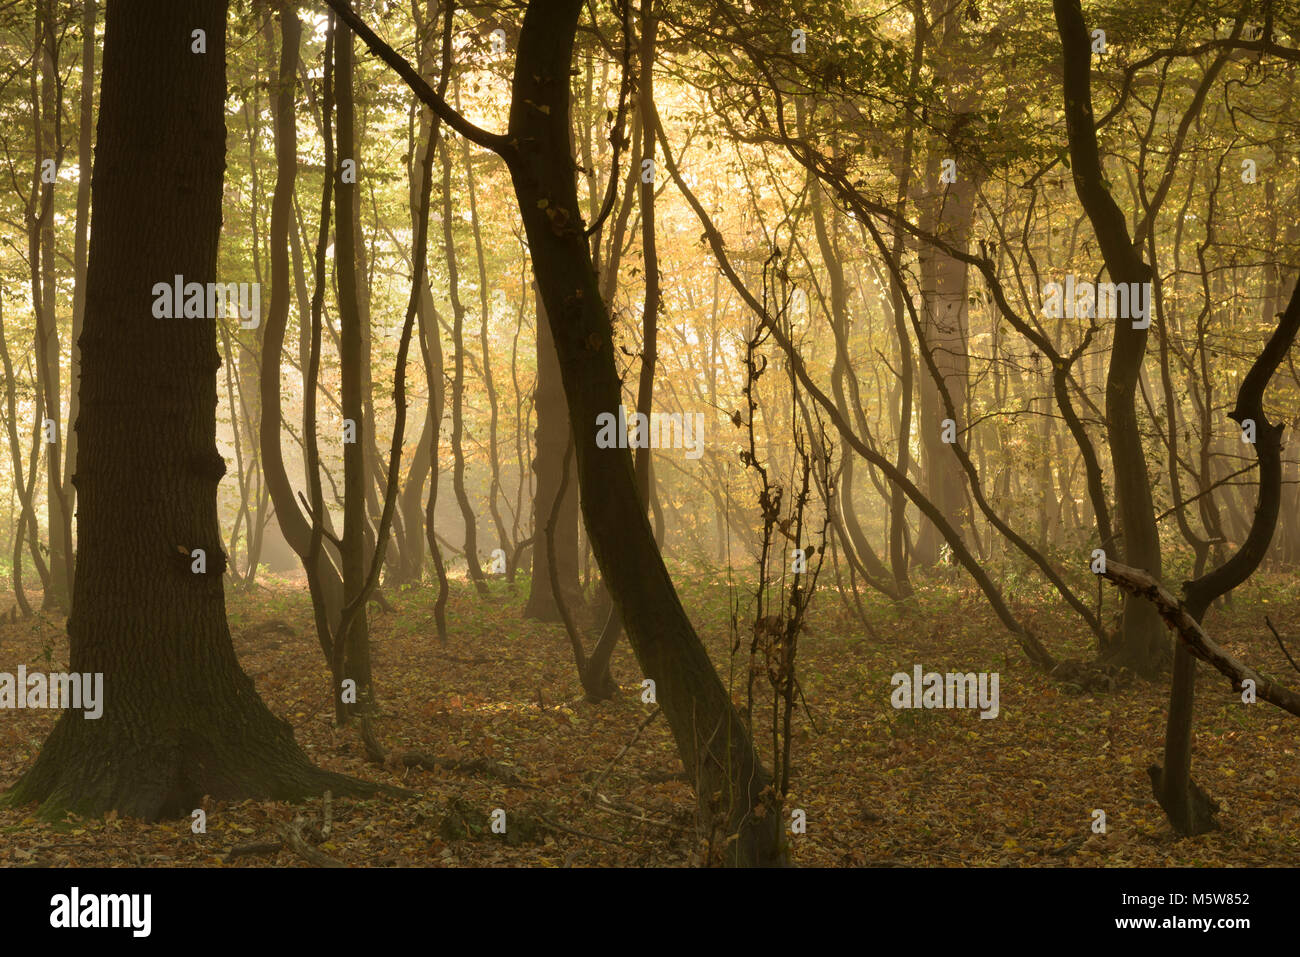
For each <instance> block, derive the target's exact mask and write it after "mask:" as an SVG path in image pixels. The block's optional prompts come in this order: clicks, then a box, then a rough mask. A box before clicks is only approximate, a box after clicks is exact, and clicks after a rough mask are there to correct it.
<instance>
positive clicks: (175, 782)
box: [0, 688, 410, 821]
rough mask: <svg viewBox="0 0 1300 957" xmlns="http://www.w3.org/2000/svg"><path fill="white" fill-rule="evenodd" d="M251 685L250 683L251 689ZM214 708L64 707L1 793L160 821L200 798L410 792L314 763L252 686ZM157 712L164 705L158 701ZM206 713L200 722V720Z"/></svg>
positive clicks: (64, 808) (50, 810) (51, 805)
mask: <svg viewBox="0 0 1300 957" xmlns="http://www.w3.org/2000/svg"><path fill="white" fill-rule="evenodd" d="M249 690H250V692H251V688H250V689H249ZM239 698H240V700H238V701H235V702H228V703H226V704H225V705H224V706H223V707H221V708H220V709H218V708H214V707H211V706H209V707H207V708H204V707H198V708H196V707H194V706H193V705H192V704H191V705H190V707H189V708H176V709H175V710H169V713H170V714H171V715H173V716H174V717H173V719H172V720H167V719H165V718H162V717H161V716H159V717H158V718H156V719H155V720H154V721H149V722H145V723H143V727H145V728H149V729H151V730H150V731H149V732H148V733H144V734H142V733H141V730H142V723H141V722H140V716H139V715H138V714H135V715H134V719H133V720H132V721H131V722H130V725H128V723H127V722H126V721H124V720H123V718H122V716H121V712H123V711H127V712H128V713H130V712H129V709H125V708H123V709H118V716H117V718H116V720H114V719H113V718H112V717H111V716H110V715H109V714H105V715H104V717H103V718H100V719H98V720H89V719H86V718H84V717H83V716H82V715H81V713H80V712H65V713H64V714H63V716H62V717H61V718H60V719H59V722H58V724H56V725H55V727H54V730H53V731H52V732H51V733H50V736H49V738H47V739H46V742H45V746H44V747H43V748H42V749H41V753H40V754H39V755H38V756H37V758H36V762H35V764H33V765H32V767H31V768H29V769H28V770H27V772H26V773H25V774H23V776H22V777H21V778H20V779H19V780H18V783H17V784H15V785H14V787H13V788H12V789H11V790H10V791H9V792H8V793H7V794H5V795H4V796H3V797H2V798H0V800H2V801H3V802H4V803H6V804H10V805H20V804H31V803H38V804H40V808H39V810H38V812H37V813H38V816H41V817H45V818H57V817H61V816H62V815H64V814H66V813H68V812H71V813H75V814H79V815H83V816H88V817H98V816H100V815H102V814H104V813H106V812H108V811H116V812H117V813H118V814H120V815H123V816H127V817H134V818H139V819H141V820H144V821H158V820H164V819H169V818H180V817H188V816H189V815H190V814H191V813H192V812H193V811H194V809H195V808H198V807H200V806H201V805H202V803H203V799H204V798H205V796H206V797H210V798H214V799H216V800H220V801H241V800H248V799H253V800H274V801H302V800H305V799H307V798H310V797H315V796H318V795H321V794H323V793H324V792H325V791H326V790H329V791H331V792H333V794H334V795H335V796H348V797H367V796H372V795H375V794H378V793H386V794H393V795H403V794H409V793H410V792H407V791H403V790H402V789H399V788H391V787H388V786H386V785H381V784H373V783H370V782H366V781H361V780H358V779H356V778H350V777H348V776H346V775H343V774H337V773H334V772H332V771H324V770H321V769H320V768H317V767H316V766H315V765H313V764H312V763H311V761H310V760H308V758H307V756H306V754H304V753H303V751H302V749H301V748H299V747H298V745H297V743H296V742H295V741H294V739H293V729H292V727H291V726H290V725H289V723H288V722H286V721H281V720H280V719H278V718H276V717H275V716H274V715H273V714H271V712H270V711H269V710H267V709H266V707H265V706H264V705H263V704H262V702H261V700H260V699H258V698H257V697H256V694H255V693H252V694H251V695H250V696H242V695H241V696H239ZM153 704H154V708H155V713H157V711H158V710H159V709H158V706H159V704H160V702H154V703H153ZM205 719H206V720H205Z"/></svg>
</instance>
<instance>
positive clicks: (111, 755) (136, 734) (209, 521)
mask: <svg viewBox="0 0 1300 957" xmlns="http://www.w3.org/2000/svg"><path fill="white" fill-rule="evenodd" d="M226 8H227V4H226V0H148V2H144V0H134V2H130V3H128V2H126V0H111V2H110V3H109V4H108V7H107V11H106V16H105V35H104V67H103V91H102V100H103V102H102V106H101V110H100V117H99V143H98V149H97V151H96V157H95V168H94V180H93V186H92V208H93V218H94V222H95V230H94V234H93V236H92V238H91V244H90V254H89V265H88V273H87V295H86V318H85V329H84V331H83V334H82V338H81V350H82V377H81V399H82V402H81V418H80V431H81V436H80V437H81V448H80V451H79V455H78V463H79V464H78V473H77V475H76V476H75V477H74V479H73V481H74V482H75V484H76V486H77V490H78V493H79V495H80V500H81V512H80V520H79V522H78V544H79V546H80V548H79V555H80V561H79V562H78V564H77V568H76V577H75V581H74V588H73V613H72V616H71V618H70V619H69V622H68V634H69V638H70V640H71V670H72V671H76V672H89V673H96V672H100V673H103V676H104V679H103V681H104V704H103V715H102V717H100V718H99V719H97V720H90V719H87V718H86V717H84V716H83V715H82V714H81V713H79V712H76V711H65V712H64V713H63V714H62V716H61V717H60V718H59V721H58V723H57V724H56V725H55V728H54V730H53V731H52V732H51V733H50V736H49V738H48V739H47V740H46V742H45V746H44V747H43V748H42V750H41V753H40V755H39V756H38V757H37V759H36V762H35V764H34V765H33V766H32V767H31V768H30V769H29V770H28V771H27V773H26V774H24V775H23V777H22V778H21V779H20V780H19V782H18V784H17V785H16V786H15V787H14V789H13V790H12V791H11V792H10V794H9V795H8V799H9V800H11V801H13V802H16V803H21V802H29V801H41V802H44V803H43V810H45V811H47V812H51V813H53V812H58V811H60V810H63V809H69V810H74V811H76V812H78V813H81V814H86V815H95V814H100V813H103V812H105V811H108V810H116V811H118V812H119V813H122V814H130V815H133V816H138V817H142V818H145V819H146V820H154V819H157V818H161V817H174V816H180V815H187V814H188V813H189V812H190V810H191V809H193V808H194V807H197V806H198V804H199V801H200V800H201V799H202V798H203V796H204V795H211V796H212V797H214V798H217V799H219V800H239V799H246V798H275V799H293V798H302V797H305V796H307V795H310V794H315V793H319V792H320V791H322V790H324V789H325V788H331V789H333V790H334V793H335V794H340V793H363V792H367V791H372V790H373V788H372V787H371V786H367V785H363V784H362V783H361V782H355V781H351V780H350V779H348V778H344V777H342V776H340V775H337V774H329V773H326V772H322V771H319V770H317V769H315V768H314V767H312V765H311V764H310V762H309V761H308V760H307V758H306V756H305V755H304V754H303V753H302V751H301V750H299V748H298V746H297V745H296V744H295V743H294V740H293V734H292V729H291V728H290V726H289V725H288V724H287V723H286V722H284V721H281V720H279V719H277V718H276V717H275V716H274V715H273V714H271V712H270V711H269V710H267V708H266V706H265V705H264V704H263V703H262V701H261V699H260V698H259V697H258V695H257V691H256V689H255V688H254V687H253V683H252V681H250V680H249V678H248V677H247V676H246V675H245V674H244V673H243V671H242V670H241V669H240V667H239V663H238V661H237V660H236V658H235V653H234V648H233V646H232V644H231V640H230V631H229V628H228V627H227V624H226V617H225V605H224V595H223V586H222V572H223V570H224V565H225V561H224V556H223V555H222V554H221V552H220V548H219V544H218V543H219V538H220V528H219V525H218V521H217V498H216V492H217V483H218V482H219V481H220V479H221V476H222V474H223V473H224V471H225V463H224V462H223V461H222V459H221V457H220V456H219V455H218V454H217V450H216V408H217V390H216V374H217V369H218V367H219V365H220V359H219V357H218V354H217V347H216V327H215V323H214V321H213V320H212V318H207V319H198V320H196V319H170V320H169V319H158V318H155V317H154V316H153V314H152V301H153V293H152V291H151V290H152V288H153V285H154V283H156V282H167V281H170V277H172V276H174V275H177V274H180V275H183V276H184V277H185V280H186V281H187V282H199V283H207V282H212V281H214V280H215V279H216V257H217V241H218V235H219V232H220V225H221V208H222V178H223V172H224V167H225V151H224V141H225V126H224V118H223V112H224V109H223V108H224V103H225V94H226V87H225V26H226ZM196 29H201V30H203V31H204V32H205V34H206V43H207V52H206V53H202V54H196V53H191V52H190V43H191V40H190V37H191V31H193V30H196ZM196 548H203V549H205V550H206V551H207V570H206V574H199V573H195V572H194V571H192V568H193V567H194V566H193V564H192V559H191V554H192V552H193V550H194V549H196Z"/></svg>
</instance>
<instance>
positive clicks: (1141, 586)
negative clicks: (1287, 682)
mask: <svg viewBox="0 0 1300 957" xmlns="http://www.w3.org/2000/svg"><path fill="white" fill-rule="evenodd" d="M1102 575H1103V576H1104V577H1105V578H1107V579H1108V580H1110V581H1111V582H1113V583H1115V584H1116V585H1118V586H1119V587H1120V588H1122V589H1123V590H1124V591H1126V592H1128V593H1129V594H1131V595H1136V596H1137V597H1139V598H1142V599H1144V600H1145V601H1149V602H1151V604H1153V605H1155V606H1156V610H1157V611H1159V612H1160V617H1161V618H1163V619H1164V620H1165V624H1166V625H1168V626H1169V627H1170V628H1171V629H1173V632H1174V634H1175V635H1177V636H1178V639H1179V640H1180V641H1182V642H1183V644H1184V645H1186V646H1187V650H1188V651H1190V652H1191V653H1192V655H1194V656H1195V657H1197V658H1200V659H1201V660H1202V661H1204V662H1206V663H1207V664H1209V665H1210V666H1211V667H1213V668H1214V669H1215V670H1216V671H1219V672H1220V673H1221V674H1223V675H1225V676H1226V677H1228V678H1229V679H1230V680H1231V681H1232V687H1233V688H1234V689H1235V690H1237V691H1240V690H1241V685H1242V682H1243V681H1245V680H1247V679H1249V680H1250V681H1253V682H1255V694H1256V695H1257V696H1258V697H1260V698H1262V699H1263V700H1265V701H1268V702H1270V703H1271V704H1275V705H1277V706H1278V707H1279V708H1281V709H1282V710H1283V711H1289V712H1291V714H1294V715H1296V716H1297V717H1300V694H1296V693H1295V692H1294V691H1292V690H1290V689H1289V688H1286V687H1284V686H1282V685H1280V684H1278V683H1277V682H1276V681H1270V680H1269V679H1268V678H1265V677H1263V676H1262V675H1260V674H1259V672H1257V671H1255V670H1254V669H1253V668H1250V667H1248V666H1247V665H1244V664H1242V663H1241V662H1240V661H1238V660H1237V659H1236V658H1234V657H1232V655H1230V654H1228V653H1227V652H1226V651H1224V650H1223V649H1222V648H1220V647H1219V646H1218V645H1217V644H1216V643H1215V642H1214V640H1213V639H1212V638H1210V636H1209V635H1207V634H1206V633H1205V630H1204V629H1203V628H1202V627H1201V626H1200V625H1199V624H1197V622H1196V619H1194V618H1193V617H1192V616H1191V615H1190V614H1188V612H1187V611H1186V610H1185V609H1184V608H1183V606H1182V603H1181V602H1179V601H1178V599H1177V598H1175V597H1174V596H1173V595H1172V594H1170V592H1169V590H1168V589H1167V588H1165V586H1164V585H1162V584H1161V583H1160V582H1159V581H1158V580H1156V578H1154V577H1153V576H1152V575H1151V574H1150V573H1149V572H1145V571H1143V570H1142V569H1140V568H1130V567H1129V566H1128V565H1121V564H1120V563H1119V562H1115V561H1109V560H1108V561H1107V562H1106V570H1105V571H1104V572H1102Z"/></svg>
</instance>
